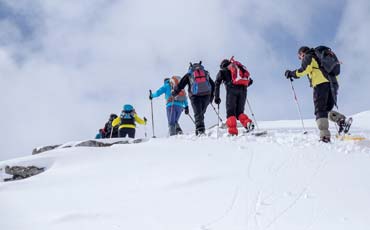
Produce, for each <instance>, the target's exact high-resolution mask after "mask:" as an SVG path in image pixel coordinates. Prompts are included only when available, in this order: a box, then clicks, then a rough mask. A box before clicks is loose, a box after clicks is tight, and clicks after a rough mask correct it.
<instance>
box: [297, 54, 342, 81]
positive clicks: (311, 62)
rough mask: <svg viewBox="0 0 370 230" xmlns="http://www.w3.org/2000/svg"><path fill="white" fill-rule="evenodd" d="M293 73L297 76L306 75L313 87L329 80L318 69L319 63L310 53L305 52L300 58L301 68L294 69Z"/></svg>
mask: <svg viewBox="0 0 370 230" xmlns="http://www.w3.org/2000/svg"><path fill="white" fill-rule="evenodd" d="M295 75H296V76H297V77H302V76H306V75H308V78H309V80H310V83H311V86H312V87H315V86H317V85H319V84H322V83H325V82H329V80H328V79H327V78H326V77H325V76H324V74H323V72H322V71H321V70H320V67H319V64H318V63H317V61H316V60H315V58H314V57H313V56H312V54H310V53H307V54H306V55H305V56H304V58H303V60H302V66H301V68H299V69H297V70H296V71H295ZM337 80H338V76H337Z"/></svg>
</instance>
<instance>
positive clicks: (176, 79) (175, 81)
mask: <svg viewBox="0 0 370 230" xmlns="http://www.w3.org/2000/svg"><path fill="white" fill-rule="evenodd" d="M180 80H181V78H180V77H179V76H173V77H171V78H170V80H169V81H170V82H169V84H170V86H171V92H172V91H173V90H174V89H175V88H176V86H177V85H178V84H179V82H180ZM172 101H179V102H184V101H186V92H185V90H184V89H182V90H181V91H180V92H179V93H178V94H177V96H176V97H172V96H171V97H169V98H168V99H167V102H172Z"/></svg>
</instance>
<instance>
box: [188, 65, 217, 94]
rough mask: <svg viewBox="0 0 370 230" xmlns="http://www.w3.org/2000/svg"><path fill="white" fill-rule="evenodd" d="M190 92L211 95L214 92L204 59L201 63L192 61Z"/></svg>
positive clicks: (190, 67)
mask: <svg viewBox="0 0 370 230" xmlns="http://www.w3.org/2000/svg"><path fill="white" fill-rule="evenodd" d="M188 73H189V74H190V87H191V88H190V92H191V93H192V94H193V95H196V96H205V95H210V94H211V92H212V87H211V84H210V83H209V73H208V71H207V70H205V69H204V67H203V66H202V61H200V62H199V63H194V64H192V63H190V66H189V72H188Z"/></svg>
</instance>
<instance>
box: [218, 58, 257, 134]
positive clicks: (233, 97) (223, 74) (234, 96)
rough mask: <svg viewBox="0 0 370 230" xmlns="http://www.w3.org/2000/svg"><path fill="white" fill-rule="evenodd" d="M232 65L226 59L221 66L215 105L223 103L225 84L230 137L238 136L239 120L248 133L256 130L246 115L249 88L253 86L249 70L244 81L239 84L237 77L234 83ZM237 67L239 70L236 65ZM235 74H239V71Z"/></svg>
mask: <svg viewBox="0 0 370 230" xmlns="http://www.w3.org/2000/svg"><path fill="white" fill-rule="evenodd" d="M238 63H239V62H238ZM230 65H231V61H230V60H228V59H224V60H223V61H222V62H221V64H220V71H219V72H218V74H217V78H216V81H215V103H216V104H217V105H219V104H220V103H221V99H220V85H221V84H222V83H224V84H225V89H226V117H227V121H226V125H227V127H228V132H229V134H230V135H238V129H237V123H236V121H237V120H239V121H240V123H241V124H242V125H243V126H244V127H245V128H246V130H247V131H248V132H249V131H251V130H253V128H254V124H253V122H252V120H251V119H250V118H249V117H248V116H247V115H246V114H245V113H244V107H245V102H246V98H247V88H248V87H249V86H250V85H252V83H253V80H252V79H251V78H249V72H248V70H246V69H244V71H245V75H247V77H246V79H245V80H244V81H243V79H241V78H239V79H240V81H239V82H237V80H235V78H237V77H238V76H235V77H234V81H233V77H232V72H231V70H230V68H231V67H230ZM235 67H236V68H237V66H236V65H235ZM235 74H237V71H236V73H235ZM242 81H243V82H242Z"/></svg>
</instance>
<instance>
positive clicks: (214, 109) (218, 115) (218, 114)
mask: <svg viewBox="0 0 370 230" xmlns="http://www.w3.org/2000/svg"><path fill="white" fill-rule="evenodd" d="M211 106H212V108H213V111H215V113H216V114H217V117H218V119H219V120H220V121H221V123H222V119H221V117H220V113H219V112H217V110H216V108H215V106H214V105H213V104H212V103H211ZM218 108H220V106H218Z"/></svg>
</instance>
